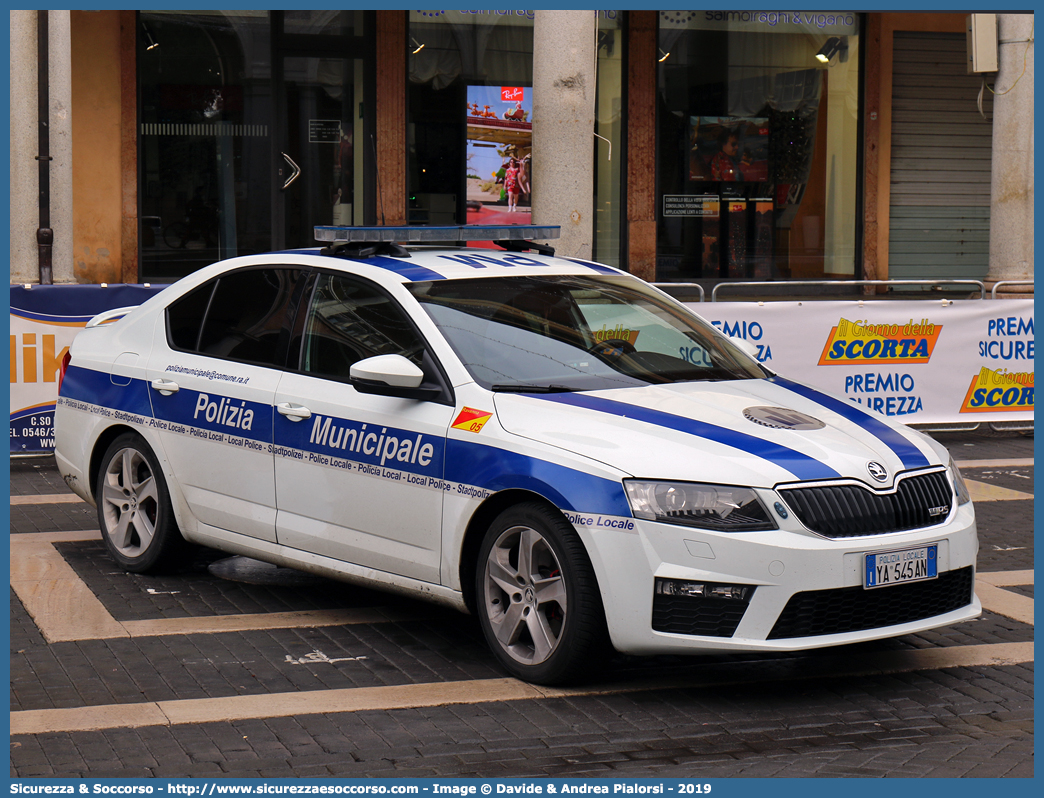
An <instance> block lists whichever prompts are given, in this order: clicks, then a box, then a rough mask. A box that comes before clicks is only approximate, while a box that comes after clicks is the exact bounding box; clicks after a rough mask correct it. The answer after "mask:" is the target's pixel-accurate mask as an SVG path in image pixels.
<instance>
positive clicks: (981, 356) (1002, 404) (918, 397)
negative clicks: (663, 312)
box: [688, 299, 1033, 424]
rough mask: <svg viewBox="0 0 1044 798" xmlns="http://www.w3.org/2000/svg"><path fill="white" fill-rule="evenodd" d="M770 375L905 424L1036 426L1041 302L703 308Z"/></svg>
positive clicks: (696, 307) (777, 304)
mask: <svg viewBox="0 0 1044 798" xmlns="http://www.w3.org/2000/svg"><path fill="white" fill-rule="evenodd" d="M688 307H690V308H691V309H692V310H694V311H695V312H696V313H698V314H699V315H701V316H702V317H703V318H705V319H707V321H709V322H711V324H713V325H714V326H715V327H717V328H718V329H719V330H721V331H722V332H724V333H725V334H726V335H730V336H732V337H735V338H742V339H744V340H747V341H749V342H750V343H752V344H753V345H754V346H756V347H757V348H758V360H760V361H761V362H762V363H763V364H764V365H765V366H766V367H768V368H770V369H772V370H773V371H775V372H778V373H779V374H780V375H781V376H784V377H788V378H790V379H793V380H796V381H798V382H803V383H805V384H807V385H811V386H814V387H816V388H819V389H821V390H823V391H825V392H827V393H831V394H833V395H835V396H838V397H841V398H844V399H847V400H848V401H850V402H854V403H855V404H859V405H862V406H863V407H868V408H870V409H872V410H876V411H878V412H880V413H883V414H884V415H886V416H891V417H893V418H895V420H897V421H901V422H903V423H906V424H939V423H955V422H956V423H976V422H988V421H993V422H996V421H1032V420H1033V301H1032V300H1029V299H1006V300H997V301H993V300H959V301H956V302H953V301H949V300H942V301H924V300H920V301H896V302H892V301H881V300H877V301H859V300H845V301H823V302H818V301H817V302H758V303H754V302H702V303H700V302H695V303H689V304H688Z"/></svg>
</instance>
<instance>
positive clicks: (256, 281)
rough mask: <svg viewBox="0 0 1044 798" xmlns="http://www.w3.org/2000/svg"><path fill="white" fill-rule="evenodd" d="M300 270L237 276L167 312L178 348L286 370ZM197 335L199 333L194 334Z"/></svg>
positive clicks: (210, 286) (172, 339)
mask: <svg viewBox="0 0 1044 798" xmlns="http://www.w3.org/2000/svg"><path fill="white" fill-rule="evenodd" d="M302 273H303V272H302V271H301V270H300V269H291V268H264V269H246V270H243V271H238V272H232V273H231V274H226V275H224V276H222V277H220V278H218V279H217V280H216V281H214V282H213V283H208V284H207V285H205V286H201V287H200V288H198V289H196V290H195V291H193V292H191V293H190V294H188V295H186V296H185V297H183V298H182V299H180V300H178V302H176V303H174V304H173V305H171V307H170V308H169V309H168V311H167V323H168V331H169V335H170V343H171V345H172V346H173V347H174V348H176V349H182V350H187V351H190V352H198V353H199V354H201V355H210V356H212V357H218V358H222V359H227V360H239V361H243V362H247V363H256V364H257V365H261V366H275V367H277V368H278V367H282V365H283V361H284V359H285V357H284V354H285V353H284V349H283V347H284V346H285V343H283V344H282V346H281V342H284V341H285V340H286V339H285V338H284V336H285V335H286V334H287V324H288V318H287V316H288V313H289V312H290V310H291V299H292V297H293V292H294V287H295V286H296V285H297V283H298V281H299V280H300V278H301V275H302ZM193 330H195V332H193Z"/></svg>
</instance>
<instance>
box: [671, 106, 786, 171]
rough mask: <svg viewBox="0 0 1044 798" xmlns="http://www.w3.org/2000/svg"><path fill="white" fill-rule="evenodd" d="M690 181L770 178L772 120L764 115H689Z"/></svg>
mask: <svg viewBox="0 0 1044 798" xmlns="http://www.w3.org/2000/svg"><path fill="white" fill-rule="evenodd" d="M689 128H690V137H691V141H692V150H691V152H690V153H689V180H697V181H701V182H708V181H710V182H719V181H720V182H745V183H758V182H764V181H766V180H768V150H769V121H768V119H766V118H763V117H752V118H743V117H735V116H693V117H689Z"/></svg>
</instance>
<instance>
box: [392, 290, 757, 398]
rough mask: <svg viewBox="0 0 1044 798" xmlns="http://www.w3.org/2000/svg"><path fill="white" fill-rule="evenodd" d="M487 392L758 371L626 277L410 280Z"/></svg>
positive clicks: (587, 387)
mask: <svg viewBox="0 0 1044 798" xmlns="http://www.w3.org/2000/svg"><path fill="white" fill-rule="evenodd" d="M409 288H410V290H411V291H412V292H413V295H414V296H415V297H416V298H417V301H419V302H420V303H421V306H422V307H423V308H424V310H425V311H426V312H427V314H428V315H429V316H430V317H431V319H432V321H434V322H435V324H436V325H438V327H439V329H440V330H441V331H442V334H443V335H444V336H445V337H446V340H447V341H449V344H450V346H452V347H453V350H454V351H455V352H456V353H457V356H458V357H459V358H460V360H461V362H462V363H463V364H464V366H465V367H466V368H467V369H468V371H469V372H470V373H471V376H472V377H474V379H475V381H476V382H477V383H479V384H480V385H482V386H483V387H485V388H487V389H490V390H494V391H593V390H605V389H608V388H626V387H630V386H635V385H649V384H665V383H673V382H691V381H696V380H740V379H758V378H762V377H765V376H767V374H766V372H765V371H764V370H763V369H762V368H761V367H760V366H759V365H758V364H757V362H756V361H754V360H753V359H752V358H750V357H749V356H748V355H747V354H745V353H743V352H741V351H740V350H739V349H738V348H737V347H736V346H734V345H733V344H731V343H729V341H728V339H726V338H724V337H723V336H722V335H720V334H719V333H717V332H716V331H715V330H714V329H713V328H712V327H711V326H710V325H709V324H707V323H706V322H705V321H703V320H701V319H699V318H697V317H696V316H694V315H692V314H690V313H687V312H686V311H685V310H684V309H683V308H680V307H678V306H677V305H675V304H673V303H672V302H670V301H669V300H666V299H664V298H663V297H662V296H660V295H659V294H658V293H657V292H655V291H654V290H652V289H650V288H648V287H646V286H645V285H644V284H643V283H640V282H639V281H637V280H635V279H633V278H630V277H627V276H623V275H621V276H616V275H611V276H608V275H607V276H601V275H599V276H593V277H586V276H566V277H495V278H488V279H476V280H439V281H433V282H424V283H413V284H412V285H410V286H409Z"/></svg>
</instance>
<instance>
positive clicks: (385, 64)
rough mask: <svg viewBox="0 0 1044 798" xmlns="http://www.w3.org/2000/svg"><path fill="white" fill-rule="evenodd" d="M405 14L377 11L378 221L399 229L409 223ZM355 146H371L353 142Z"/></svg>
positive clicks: (406, 28)
mask: <svg viewBox="0 0 1044 798" xmlns="http://www.w3.org/2000/svg"><path fill="white" fill-rule="evenodd" d="M408 28H409V21H408V17H407V13H406V12H405V11H378V12H377V31H376V41H377V48H376V49H377V75H376V79H377V109H376V117H377V121H376V125H375V127H376V133H377V136H376V139H377V144H376V149H377V182H378V185H377V219H378V221H380V220H381V219H382V218H383V219H384V221H383V222H382V224H388V225H395V226H400V225H404V224H407V222H408V221H409V210H408V207H407V194H408V192H409V186H408V184H407V180H406V162H407V160H408V158H409V154H408V153H407V148H406V93H407V91H409V88H408V80H407V75H406V54H407V53H408V52H409V51H408V50H407V49H406V42H407V41H408V39H407V30H408ZM355 146H356V147H366V148H367V150H369V148H370V146H371V143H370V142H368V141H366V142H363V141H357V142H355Z"/></svg>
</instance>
